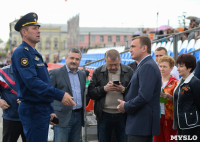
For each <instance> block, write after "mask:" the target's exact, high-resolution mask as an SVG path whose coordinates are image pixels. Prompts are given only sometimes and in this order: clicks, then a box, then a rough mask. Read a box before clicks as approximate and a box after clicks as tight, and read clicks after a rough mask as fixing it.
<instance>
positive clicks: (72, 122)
mask: <svg viewBox="0 0 200 142" xmlns="http://www.w3.org/2000/svg"><path fill="white" fill-rule="evenodd" d="M80 60H81V52H80V50H78V49H75V48H72V49H69V52H67V54H66V57H65V61H66V65H65V66H63V67H60V68H58V69H54V70H50V71H49V74H50V78H51V81H52V84H53V85H54V87H55V88H58V89H61V90H63V91H65V92H68V93H69V94H70V95H71V96H72V97H73V100H74V102H75V103H76V106H64V105H63V104H62V103H60V102H59V101H54V102H53V103H52V106H53V108H54V110H55V113H56V115H57V117H58V119H59V124H58V125H56V126H54V142H80V134H81V126H82V124H83V106H84V104H83V102H84V101H83V98H84V97H83V95H84V91H85V84H86V75H85V72H83V71H81V70H79V69H78V66H79V64H80Z"/></svg>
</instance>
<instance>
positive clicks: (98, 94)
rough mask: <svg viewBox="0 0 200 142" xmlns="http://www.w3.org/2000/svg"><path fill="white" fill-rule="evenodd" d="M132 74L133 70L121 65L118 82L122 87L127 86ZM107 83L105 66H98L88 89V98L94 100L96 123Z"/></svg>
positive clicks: (103, 100)
mask: <svg viewBox="0 0 200 142" xmlns="http://www.w3.org/2000/svg"><path fill="white" fill-rule="evenodd" d="M132 74H133V70H132V69H131V68H130V67H128V66H126V65H123V64H121V74H120V82H121V83H122V86H124V87H126V86H127V85H128V83H129V81H130V79H131V77H132ZM108 82H109V80H108V70H107V68H106V65H103V66H100V67H99V68H97V69H95V70H94V72H93V75H92V78H91V80H90V85H89V87H88V96H89V97H90V98H91V99H93V100H95V104H94V113H95V114H96V118H97V121H99V120H101V116H102V110H103V107H104V103H105V95H106V92H105V91H104V86H105V85H106V84H107V83H108Z"/></svg>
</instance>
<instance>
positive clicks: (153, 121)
mask: <svg viewBox="0 0 200 142" xmlns="http://www.w3.org/2000/svg"><path fill="white" fill-rule="evenodd" d="M160 91H161V74H160V70H159V68H158V65H157V64H156V63H155V61H154V60H153V59H152V57H151V56H147V57H146V58H144V59H143V60H142V61H141V62H140V63H139V65H138V66H137V70H136V71H135V72H134V74H133V76H132V78H131V81H130V83H129V85H128V86H127V93H126V92H125V93H126V95H125V101H126V103H125V104H124V109H125V111H126V113H127V120H126V134H127V135H136V136H151V135H159V134H160Z"/></svg>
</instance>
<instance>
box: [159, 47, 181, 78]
mask: <svg viewBox="0 0 200 142" xmlns="http://www.w3.org/2000/svg"><path fill="white" fill-rule="evenodd" d="M164 55H167V50H166V48H164V47H158V48H156V50H155V59H156V62H157V63H158V61H159V59H160V57H162V56H164ZM170 74H171V75H172V76H173V77H175V78H176V79H179V73H178V71H177V67H176V66H174V67H173V69H172V71H171V73H170Z"/></svg>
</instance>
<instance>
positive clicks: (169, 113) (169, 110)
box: [164, 76, 178, 120]
mask: <svg viewBox="0 0 200 142" xmlns="http://www.w3.org/2000/svg"><path fill="white" fill-rule="evenodd" d="M177 83H178V79H176V78H175V77H173V76H171V77H170V78H169V81H168V82H167V85H166V86H165V88H164V92H165V93H168V94H170V95H172V96H173V92H174V88H175V87H176V85H177ZM165 119H167V120H173V102H172V101H171V100H170V99H168V103H165Z"/></svg>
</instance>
